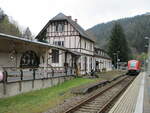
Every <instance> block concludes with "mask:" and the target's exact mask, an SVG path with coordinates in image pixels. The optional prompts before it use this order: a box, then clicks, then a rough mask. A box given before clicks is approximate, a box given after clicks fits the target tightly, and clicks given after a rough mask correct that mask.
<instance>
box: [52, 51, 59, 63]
mask: <svg viewBox="0 0 150 113" xmlns="http://www.w3.org/2000/svg"><path fill="white" fill-rule="evenodd" d="M52 63H59V50H55V49H52Z"/></svg>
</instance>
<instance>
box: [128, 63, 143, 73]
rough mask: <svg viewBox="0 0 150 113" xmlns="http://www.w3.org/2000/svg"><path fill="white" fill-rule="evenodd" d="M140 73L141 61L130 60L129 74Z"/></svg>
mask: <svg viewBox="0 0 150 113" xmlns="http://www.w3.org/2000/svg"><path fill="white" fill-rule="evenodd" d="M139 73H140V61H138V60H130V61H128V74H129V75H138V74H139Z"/></svg>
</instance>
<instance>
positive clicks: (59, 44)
mask: <svg viewBox="0 0 150 113" xmlns="http://www.w3.org/2000/svg"><path fill="white" fill-rule="evenodd" d="M53 44H54V45H57V46H64V41H54V43H53Z"/></svg>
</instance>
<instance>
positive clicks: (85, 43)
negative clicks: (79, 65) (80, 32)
mask: <svg viewBox="0 0 150 113" xmlns="http://www.w3.org/2000/svg"><path fill="white" fill-rule="evenodd" d="M84 47H85V49H86V41H85V45H84Z"/></svg>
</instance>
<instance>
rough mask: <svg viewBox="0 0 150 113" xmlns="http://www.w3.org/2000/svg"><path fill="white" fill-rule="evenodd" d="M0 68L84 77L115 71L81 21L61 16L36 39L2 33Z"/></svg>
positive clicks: (0, 38)
mask: <svg viewBox="0 0 150 113" xmlns="http://www.w3.org/2000/svg"><path fill="white" fill-rule="evenodd" d="M0 67H2V68H5V69H6V70H7V69H11V68H16V69H20V68H22V69H29V70H30V68H38V69H41V70H44V72H49V71H51V73H52V71H57V72H62V73H64V72H65V73H68V74H69V75H75V74H81V75H82V74H86V73H90V72H91V71H103V70H106V71H109V70H111V59H110V57H109V56H108V55H107V53H106V51H104V50H102V49H99V48H95V41H94V40H93V39H92V38H91V37H90V36H89V35H88V34H87V33H86V32H85V30H84V29H83V28H82V27H81V26H80V25H79V24H78V23H77V19H75V20H72V18H71V16H66V15H64V14H62V13H59V14H58V15H56V16H55V17H54V18H52V19H51V20H50V21H49V22H48V23H47V24H46V25H45V27H44V28H43V29H42V30H41V31H40V32H39V34H38V35H37V36H36V38H35V39H34V40H31V39H25V38H21V37H15V36H11V35H6V34H2V33H0ZM42 73H43V72H41V73H40V74H42ZM45 76H48V74H45Z"/></svg>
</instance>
